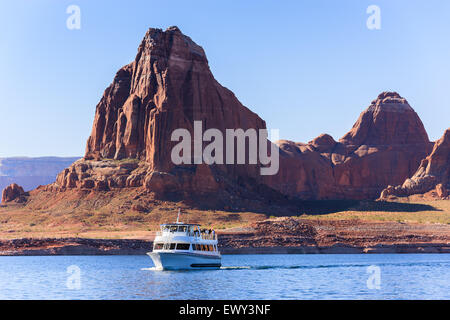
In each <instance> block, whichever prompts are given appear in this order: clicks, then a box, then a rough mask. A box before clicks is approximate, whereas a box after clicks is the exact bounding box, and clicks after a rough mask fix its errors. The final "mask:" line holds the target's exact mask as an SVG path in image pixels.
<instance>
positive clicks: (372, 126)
mask: <svg viewBox="0 0 450 320" xmlns="http://www.w3.org/2000/svg"><path fill="white" fill-rule="evenodd" d="M279 146H280V150H281V152H280V173H279V174H278V175H276V176H273V177H268V184H269V185H270V186H272V187H273V188H275V189H277V190H280V191H281V192H282V193H284V194H288V195H291V196H297V197H300V198H303V199H374V198H377V197H378V195H379V194H380V192H381V190H383V188H385V187H386V186H387V185H389V184H399V183H401V182H403V181H404V180H405V179H406V177H409V176H411V175H412V174H413V172H415V170H416V169H417V167H418V166H419V164H420V161H421V159H423V158H424V157H425V156H426V155H428V154H429V152H430V150H431V148H432V143H431V142H430V141H429V139H428V135H427V133H426V131H425V128H424V126H423V124H422V122H421V120H420V118H419V117H418V115H417V114H416V112H415V111H414V110H413V109H412V108H411V106H410V105H409V104H408V102H407V101H406V99H404V98H402V97H401V96H400V95H399V94H398V93H396V92H383V93H381V94H380V95H379V96H378V97H377V99H375V100H374V101H372V103H371V105H370V106H369V107H368V108H367V109H366V110H365V111H363V112H362V113H361V115H360V117H359V119H358V120H357V121H356V123H355V124H354V126H353V128H352V129H351V130H350V131H349V132H348V133H347V134H346V135H344V136H343V137H342V138H341V139H340V140H339V141H338V142H337V141H335V140H334V139H333V138H332V137H331V136H329V135H327V134H322V135H320V136H319V137H317V138H316V139H314V140H312V141H310V142H309V143H308V144H301V143H294V142H291V141H280V142H279ZM394 181H396V182H394Z"/></svg>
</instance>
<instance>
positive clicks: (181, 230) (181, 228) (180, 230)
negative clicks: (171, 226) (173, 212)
mask: <svg viewBox="0 0 450 320" xmlns="http://www.w3.org/2000/svg"><path fill="white" fill-rule="evenodd" d="M186 229H187V228H186V226H181V227H178V232H183V233H185V232H186Z"/></svg>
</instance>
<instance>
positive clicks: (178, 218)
mask: <svg viewBox="0 0 450 320" xmlns="http://www.w3.org/2000/svg"><path fill="white" fill-rule="evenodd" d="M180 211H181V210H180V208H178V216H177V223H180Z"/></svg>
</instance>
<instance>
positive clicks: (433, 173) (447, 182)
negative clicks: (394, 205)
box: [380, 128, 450, 199]
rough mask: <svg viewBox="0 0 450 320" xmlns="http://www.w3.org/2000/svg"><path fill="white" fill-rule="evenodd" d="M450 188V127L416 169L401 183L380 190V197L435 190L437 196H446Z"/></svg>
mask: <svg viewBox="0 0 450 320" xmlns="http://www.w3.org/2000/svg"><path fill="white" fill-rule="evenodd" d="M449 190H450V128H449V129H447V130H446V131H445V132H444V135H443V136H442V137H441V138H440V139H439V140H438V141H436V142H435V144H434V147H433V151H432V152H431V154H430V155H429V156H427V157H426V158H425V159H423V160H422V161H421V163H420V166H419V168H418V169H417V171H416V172H415V173H414V175H412V176H411V177H410V178H408V179H406V180H405V181H404V182H403V184H402V185H397V186H392V185H389V186H388V187H387V188H386V189H384V190H383V191H382V192H381V195H380V198H381V199H388V198H389V197H390V196H400V197H402V196H409V195H413V194H424V193H427V192H429V191H435V195H436V196H437V197H439V198H446V197H448V195H449Z"/></svg>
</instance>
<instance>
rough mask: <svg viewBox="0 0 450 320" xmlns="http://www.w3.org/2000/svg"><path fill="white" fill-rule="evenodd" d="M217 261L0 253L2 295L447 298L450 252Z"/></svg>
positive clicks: (252, 257)
mask: <svg viewBox="0 0 450 320" xmlns="http://www.w3.org/2000/svg"><path fill="white" fill-rule="evenodd" d="M222 264H223V265H224V268H222V269H220V270H201V271H170V272H168V271H155V270H152V269H151V267H152V266H153V264H152V262H151V259H150V258H149V257H147V256H145V255H142V256H33V257H0V299H450V254H360V255H359V254H352V255H346V254H339V255H332V254H330V255H326V254H322V255H224V256H223V257H222ZM377 288H378V289H377Z"/></svg>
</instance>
